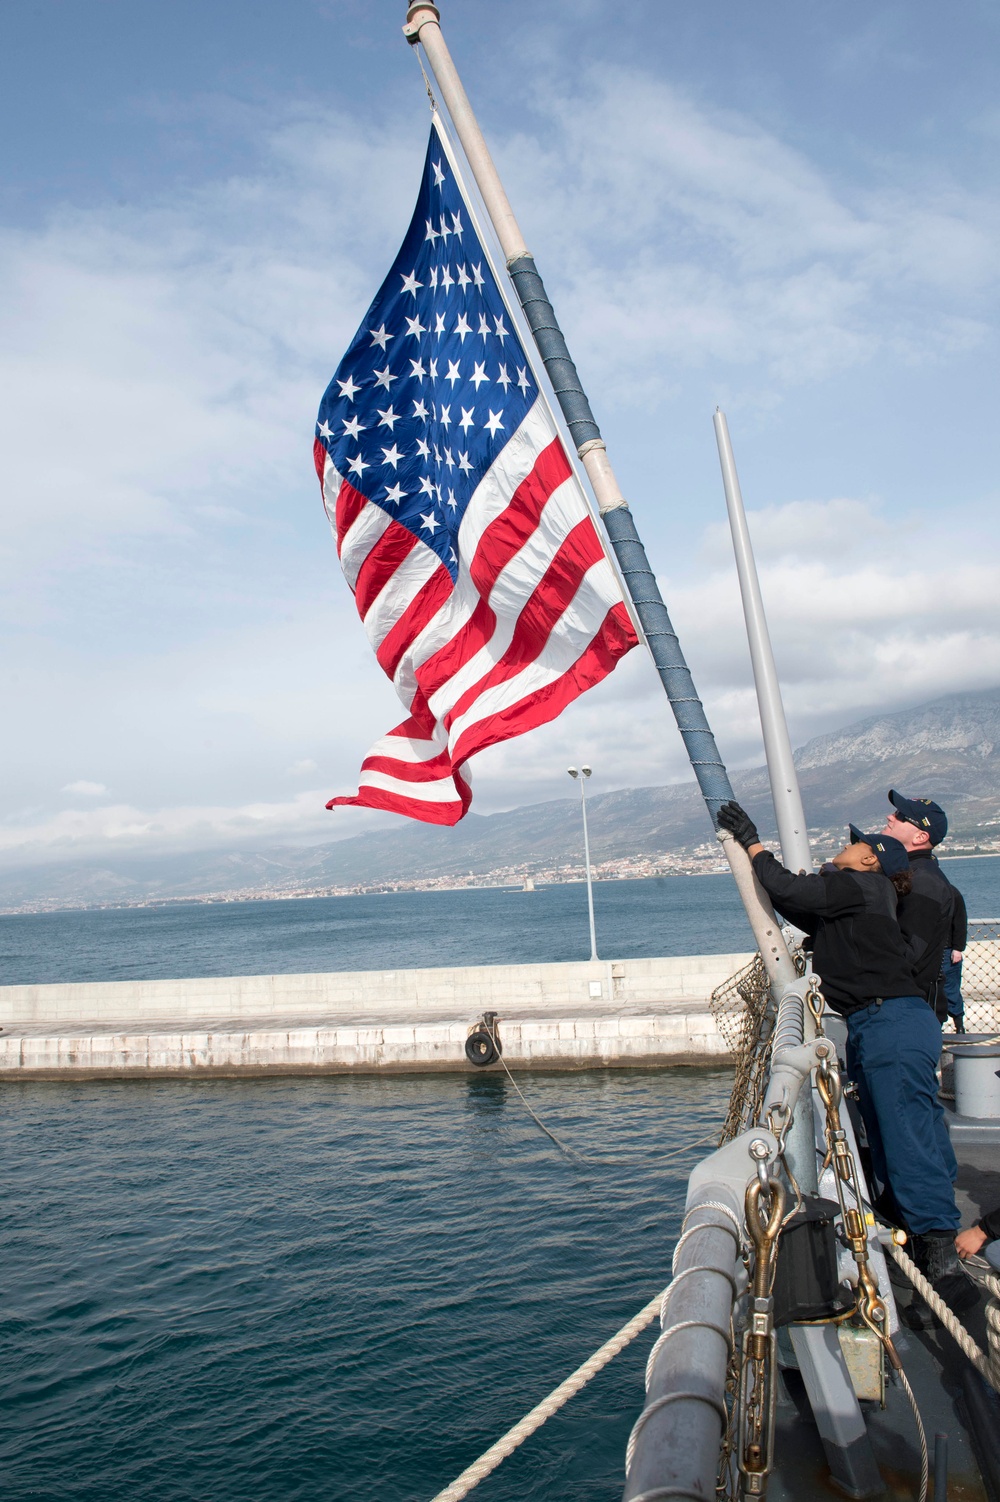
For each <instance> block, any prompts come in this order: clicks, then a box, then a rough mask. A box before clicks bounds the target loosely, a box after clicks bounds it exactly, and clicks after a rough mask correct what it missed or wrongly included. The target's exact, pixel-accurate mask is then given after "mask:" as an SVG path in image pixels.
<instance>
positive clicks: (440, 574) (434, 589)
mask: <svg viewBox="0 0 1000 1502" xmlns="http://www.w3.org/2000/svg"><path fill="white" fill-rule="evenodd" d="M452 589H453V585H452V582H451V575H450V574H449V572H448V570H447V569H446V568H445V566H444V564H443V563H441V564H438V566H437V568H436V569H435V570H434V572H433V574H431V576H430V578H429V579H428V581H427V583H426V584H425V585H423V586H422V588H421V589H419V590H418V591H417V593H416V594H415V595H414V597H413V599H412V600H411V601H410V603H409V605H407V607H406V609H405V610H404V611H403V614H402V615H401V616H400V618H399V620H398V621H397V622H396V624H395V625H394V626H393V627H392V629H391V630H390V631H387V632H386V634H385V636H383V638H382V640H381V642H380V643H379V645H378V648H377V650H376V652H375V656H376V657H377V658H378V660H379V666H380V667H381V668H382V671H383V672H384V673H388V675H389V677H390V678H391V677H392V675H393V673H394V672H395V671H396V668H397V666H398V665H399V659H400V658H401V657H402V655H403V653H404V652H405V651H406V649H407V647H408V646H410V644H411V643H412V641H413V639H414V637H415V636H417V635H418V634H419V632H421V631H422V630H423V629H424V627H425V626H426V625H427V622H428V621H429V620H430V619H431V617H432V616H434V615H436V614H437V612H438V611H439V610H440V609H441V606H442V605H443V604H444V602H445V600H447V599H448V598H449V597H450V596H451V593H452Z"/></svg>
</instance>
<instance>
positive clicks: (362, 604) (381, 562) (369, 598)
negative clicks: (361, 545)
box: [354, 521, 417, 620]
mask: <svg viewBox="0 0 1000 1502" xmlns="http://www.w3.org/2000/svg"><path fill="white" fill-rule="evenodd" d="M416 545H417V539H416V537H415V536H414V534H413V533H412V532H411V531H410V529H409V528H408V527H401V526H400V525H399V522H397V521H391V522H390V523H389V525H388V526H387V527H386V529H385V531H384V532H383V533H382V536H381V537H380V538H379V540H378V542H377V543H376V544H375V546H374V547H373V548H372V550H371V552H370V553H369V554H368V557H367V558H366V559H365V561H364V563H363V564H362V565H361V567H360V568H359V569H358V577H357V579H356V580H355V581H354V598H355V600H356V601H357V604H358V614H359V615H360V616H361V619H362V620H364V618H365V616H366V615H367V614H368V611H369V609H370V608H371V605H372V602H373V601H374V600H377V599H378V597H379V595H380V594H381V593H382V591H383V589H384V588H385V586H386V585H387V584H388V583H389V580H390V579H391V578H392V576H393V574H394V573H395V572H396V570H397V569H398V568H399V565H400V564H401V563H402V562H403V560H404V558H406V557H408V556H409V554H410V553H412V552H413V549H414V548H415V547H416Z"/></svg>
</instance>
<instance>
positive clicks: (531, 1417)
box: [433, 1294, 662, 1502]
mask: <svg viewBox="0 0 1000 1502" xmlns="http://www.w3.org/2000/svg"><path fill="white" fill-rule="evenodd" d="M661 1298H662V1295H661V1294H657V1296H656V1298H655V1299H650V1301H649V1303H648V1304H647V1305H646V1307H645V1308H644V1309H640V1310H639V1313H638V1314H636V1315H634V1316H633V1317H632V1319H630V1320H629V1322H628V1324H627V1325H623V1326H622V1328H621V1329H620V1330H619V1331H618V1333H617V1334H616V1335H612V1337H611V1339H610V1340H606V1341H605V1342H604V1344H603V1345H602V1346H601V1348H600V1350H599V1351H595V1352H594V1354H593V1356H588V1358H587V1360H586V1361H585V1362H584V1363H583V1365H582V1366H578V1367H577V1369H576V1371H575V1372H573V1373H572V1375H571V1376H569V1377H567V1378H566V1380H565V1382H560V1384H559V1386H558V1387H557V1388H556V1389H555V1391H554V1392H550V1393H549V1395H548V1397H547V1398H543V1399H542V1401H541V1402H540V1403H538V1404H536V1405H535V1407H534V1408H533V1409H532V1410H531V1412H530V1413H526V1414H525V1416H524V1418H523V1419H521V1420H520V1421H519V1422H518V1423H516V1424H515V1425H514V1427H513V1429H508V1430H507V1433H506V1434H504V1435H503V1436H502V1437H501V1438H500V1439H498V1440H497V1442H496V1444H495V1445H491V1446H490V1448H489V1449H488V1450H486V1451H484V1453H483V1454H482V1455H480V1457H479V1459H478V1460H474V1461H473V1462H472V1464H471V1465H470V1466H467V1467H466V1469H465V1470H464V1471H463V1472H462V1474H461V1475H460V1476H456V1478H455V1480H454V1481H453V1482H452V1483H451V1485H450V1486H446V1487H445V1489H444V1491H443V1492H438V1494H437V1496H436V1497H434V1499H433V1502H460V1499H461V1498H462V1497H467V1496H468V1494H469V1492H471V1491H472V1488H473V1487H474V1486H478V1485H479V1483H480V1481H483V1480H484V1479H485V1478H486V1477H487V1476H488V1475H489V1474H490V1472H491V1471H493V1470H495V1469H496V1467H497V1466H498V1465H499V1464H500V1462H501V1461H502V1460H506V1459H507V1456H508V1455H511V1454H513V1452H514V1451H515V1450H516V1449H517V1447H518V1445H521V1444H523V1443H524V1441H525V1440H526V1439H528V1438H529V1437H530V1436H531V1435H532V1434H534V1432H535V1430H536V1429H540V1428H541V1427H542V1425H543V1424H544V1423H545V1420H546V1419H550V1418H551V1417H552V1415H553V1414H554V1413H557V1412H558V1411H559V1409H560V1408H562V1406H563V1404H564V1403H568V1402H569V1400H570V1398H572V1397H575V1396H576V1394H577V1393H578V1392H579V1391H580V1389H581V1388H583V1387H586V1385H587V1383H588V1382H589V1381H590V1379H591V1378H592V1377H596V1375H597V1373H598V1372H599V1371H600V1370H601V1369H602V1367H605V1366H607V1364H608V1362H609V1361H610V1360H611V1359H612V1358H613V1357H615V1356H617V1355H618V1353H619V1351H623V1350H624V1349H625V1347H626V1346H627V1345H628V1344H629V1342H630V1341H632V1340H634V1339H635V1337H636V1336H637V1335H639V1334H641V1333H642V1331H643V1330H645V1328H646V1326H647V1325H651V1324H652V1322H653V1320H654V1319H655V1318H656V1316H657V1314H658V1313H659V1309H660V1301H661Z"/></svg>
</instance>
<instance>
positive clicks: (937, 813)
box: [889, 788, 948, 845]
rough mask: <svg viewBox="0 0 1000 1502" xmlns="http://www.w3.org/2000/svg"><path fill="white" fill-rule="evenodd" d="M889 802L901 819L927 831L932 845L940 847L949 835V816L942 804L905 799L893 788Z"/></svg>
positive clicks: (917, 799)
mask: <svg viewBox="0 0 1000 1502" xmlns="http://www.w3.org/2000/svg"><path fill="white" fill-rule="evenodd" d="M889 802H890V803H891V804H892V806H893V808H894V809H895V810H896V812H897V814H899V817H900V818H901V819H905V820H906V821H907V823H909V824H913V825H915V827H916V828H917V829H923V830H924V831H926V833H927V834H928V835H930V840H931V844H932V845H940V843H941V841H942V840H943V839H944V837H945V835H946V834H947V833H948V816H947V814H946V813H945V811H944V809H943V808H942V807H941V805H940V803H932V802H931V800H930V798H904V797H903V795H902V793H897V792H896V791H895V790H894V789H893V788H890V789H889Z"/></svg>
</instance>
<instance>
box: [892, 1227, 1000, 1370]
mask: <svg viewBox="0 0 1000 1502" xmlns="http://www.w3.org/2000/svg"><path fill="white" fill-rule="evenodd" d="M889 1251H890V1252H891V1253H892V1255H893V1257H894V1258H895V1260H896V1261H897V1262H898V1263H899V1265H900V1267H901V1268H902V1269H903V1271H904V1273H905V1274H906V1276H907V1277H908V1278H909V1280H910V1282H911V1283H912V1284H913V1286H914V1288H915V1289H916V1290H917V1292H918V1293H919V1294H920V1296H921V1298H922V1299H923V1300H924V1302H925V1303H926V1304H927V1305H928V1307H929V1308H930V1309H931V1310H932V1311H933V1312H934V1313H935V1314H936V1315H937V1317H938V1319H939V1320H940V1321H941V1323H942V1325H944V1327H945V1329H946V1330H947V1331H948V1334H949V1335H950V1336H951V1338H952V1340H953V1341H954V1342H955V1344H956V1345H957V1346H958V1348H959V1350H960V1351H961V1352H962V1354H963V1355H964V1356H967V1357H968V1358H969V1360H970V1361H971V1362H972V1365H973V1366H974V1367H975V1368H976V1371H977V1372H978V1373H979V1375H980V1376H981V1377H982V1378H983V1380H984V1381H986V1382H988V1383H989V1384H990V1386H991V1387H992V1388H994V1389H996V1390H998V1391H1000V1369H997V1370H995V1369H994V1366H993V1363H992V1362H991V1361H990V1358H989V1357H988V1356H987V1354H986V1352H985V1351H984V1350H983V1349H982V1348H981V1347H980V1346H979V1345H978V1344H977V1343H976V1341H974V1340H973V1338H972V1336H971V1335H970V1334H969V1332H968V1330H967V1329H966V1328H965V1326H964V1325H963V1324H962V1322H961V1321H960V1320H959V1319H958V1318H957V1317H956V1316H955V1315H954V1314H953V1313H952V1311H951V1310H950V1309H949V1308H948V1305H947V1304H946V1303H945V1301H944V1299H942V1298H941V1297H940V1295H939V1294H937V1293H935V1292H934V1287H933V1284H931V1283H929V1282H928V1281H927V1279H926V1278H925V1277H924V1275H923V1273H922V1272H921V1271H920V1269H919V1267H918V1266H917V1264H916V1263H915V1262H914V1261H913V1258H912V1257H910V1256H909V1255H908V1254H907V1253H906V1252H904V1251H903V1248H902V1247H901V1246H897V1245H896V1244H895V1242H890V1244H889ZM987 1283H988V1284H990V1285H995V1286H992V1287H991V1288H990V1292H991V1293H993V1295H994V1298H996V1296H997V1295H1000V1279H997V1278H990V1279H987ZM993 1308H994V1304H993V1301H991V1304H990V1306H989V1309H988V1311H987V1318H990V1310H992V1309H993ZM993 1318H994V1319H997V1320H1000V1310H997V1313H996V1314H995V1315H994V1316H993ZM991 1323H992V1320H991ZM998 1368H1000V1363H998Z"/></svg>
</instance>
